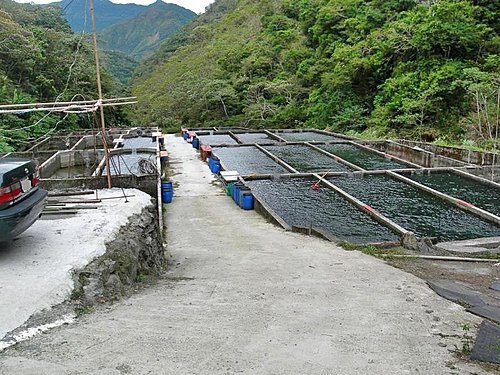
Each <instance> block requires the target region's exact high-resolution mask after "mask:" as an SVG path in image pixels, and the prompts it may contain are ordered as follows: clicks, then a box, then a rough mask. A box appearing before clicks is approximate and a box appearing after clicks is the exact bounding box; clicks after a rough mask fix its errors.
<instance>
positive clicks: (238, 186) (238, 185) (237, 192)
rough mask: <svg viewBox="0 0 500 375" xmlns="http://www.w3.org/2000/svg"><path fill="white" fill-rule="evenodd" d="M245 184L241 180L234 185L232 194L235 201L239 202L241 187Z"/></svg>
mask: <svg viewBox="0 0 500 375" xmlns="http://www.w3.org/2000/svg"><path fill="white" fill-rule="evenodd" d="M242 186H244V185H243V184H242V183H240V182H237V183H235V184H234V185H233V194H232V198H233V201H234V202H235V203H236V204H238V199H239V196H240V189H241V187H242Z"/></svg>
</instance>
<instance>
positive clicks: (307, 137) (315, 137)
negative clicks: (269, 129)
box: [274, 132, 344, 142]
mask: <svg viewBox="0 0 500 375" xmlns="http://www.w3.org/2000/svg"><path fill="white" fill-rule="evenodd" d="M274 134H276V135H278V136H280V137H281V138H283V139H286V140H287V141H290V142H310V141H318V142H319V141H321V142H325V141H343V140H344V139H342V138H338V137H335V136H333V135H328V134H322V133H316V132H296V133H279V132H276V133H274Z"/></svg>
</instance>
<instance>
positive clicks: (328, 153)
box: [304, 142, 366, 172]
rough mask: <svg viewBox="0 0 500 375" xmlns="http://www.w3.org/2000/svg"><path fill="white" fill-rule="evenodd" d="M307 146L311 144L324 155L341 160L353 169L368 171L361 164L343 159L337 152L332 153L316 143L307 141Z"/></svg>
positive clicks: (340, 161) (341, 162)
mask: <svg viewBox="0 0 500 375" xmlns="http://www.w3.org/2000/svg"><path fill="white" fill-rule="evenodd" d="M304 144H305V145H306V146H309V147H311V148H312V149H313V150H316V151H318V152H320V153H322V154H323V155H326V156H328V157H329V158H331V159H333V160H335V161H337V162H339V163H340V164H344V165H347V166H348V167H350V168H352V169H355V170H357V171H360V172H366V169H364V168H361V167H360V166H359V165H356V164H354V163H351V162H350V161H347V160H345V159H342V158H341V157H340V156H337V155H335V154H332V153H331V152H328V151H326V150H323V149H322V148H320V147H318V146H316V145H313V144H311V143H309V142H305V143H304Z"/></svg>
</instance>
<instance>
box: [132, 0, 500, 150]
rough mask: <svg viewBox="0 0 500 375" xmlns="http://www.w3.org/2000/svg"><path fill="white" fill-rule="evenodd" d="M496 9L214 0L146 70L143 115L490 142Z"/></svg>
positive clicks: (329, 0) (452, 0) (478, 4)
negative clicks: (218, 94) (145, 108)
mask: <svg viewBox="0 0 500 375" xmlns="http://www.w3.org/2000/svg"><path fill="white" fill-rule="evenodd" d="M222 8H224V9H226V10H225V12H220V11H219V10H220V9H222ZM495 14H496V15H498V2H493V1H487V0H484V1H469V0H440V1H436V2H418V1H414V0H403V1H396V0H388V1H381V0H371V1H361V0H299V1H292V0H282V1H279V0H259V1H250V0H242V1H239V2H237V3H235V2H234V1H228V0H218V1H216V2H215V3H214V4H213V6H212V8H211V9H209V11H208V12H207V13H206V14H204V15H203V16H201V17H199V18H198V19H196V20H195V21H194V22H193V23H191V24H189V25H188V26H186V27H185V28H184V29H183V30H182V31H181V32H180V33H178V34H177V35H176V36H175V37H174V38H173V39H170V40H168V41H167V42H166V43H165V44H163V45H162V47H161V48H160V50H159V52H158V53H156V54H155V55H153V56H152V57H151V59H149V60H147V61H146V62H145V63H144V64H143V66H142V67H140V68H139V70H138V74H137V76H136V79H135V83H134V87H133V92H134V93H135V94H136V95H138V96H139V98H140V100H141V101H142V105H143V106H147V110H145V111H144V112H142V113H139V114H138V116H137V119H138V120H143V119H147V120H153V121H156V122H158V123H159V124H161V123H162V122H163V121H167V122H168V123H169V124H183V125H192V126H201V125H207V126H213V125H214V124H217V125H224V124H225V125H245V126H251V127H256V128H258V127H264V126H266V127H304V126H314V127H318V128H329V129H332V130H335V131H339V132H348V133H351V134H370V135H374V134H376V135H378V136H380V135H384V134H385V135H392V136H404V137H409V138H417V139H422V140H435V139H450V140H454V141H455V142H457V141H459V142H461V140H463V139H465V138H468V137H472V138H478V137H479V138H481V139H482V141H481V140H480V141H478V143H481V142H482V143H483V145H486V144H487V142H490V143H491V142H492V140H491V137H490V136H489V135H491V131H492V130H496V129H497V127H498V124H496V123H495V122H494V121H493V117H495V115H496V114H497V112H498V108H495V107H494V105H495V103H496V102H495V100H494V99H495V98H496V96H495V93H497V92H498V87H499V86H498V85H499V83H498V81H499V80H498V76H499V72H500V63H499V58H498V55H499V51H500V38H499V37H498V35H497V32H498V17H495ZM207 25H208V27H206V26H207ZM200 30H202V31H203V32H201V31H200ZM152 62H154V64H151V63H152ZM152 65H154V67H153V66H152ZM213 87H218V88H220V87H224V90H223V91H224V95H223V97H224V98H225V99H226V100H225V101H224V103H225V106H222V105H221V103H220V101H219V103H218V102H217V99H216V98H217V97H218V96H217V89H213ZM212 90H213V91H212ZM193 92H196V94H193ZM477 96H479V97H481V98H483V97H484V98H485V100H483V102H481V103H479V104H478V101H477V100H475V97H477ZM478 105H480V106H481V108H480V110H481V116H482V117H481V120H480V121H481V124H483V125H484V126H482V127H481V131H482V133H480V132H479V131H475V129H476V128H477V127H478V121H479V120H478V116H477V114H476V112H478V108H477V107H478ZM223 107H225V108H223ZM484 113H487V115H484ZM485 116H489V119H487V118H486V117H485ZM486 124H489V125H488V126H487V125H486ZM485 129H487V130H488V131H489V133H487V132H486V131H485Z"/></svg>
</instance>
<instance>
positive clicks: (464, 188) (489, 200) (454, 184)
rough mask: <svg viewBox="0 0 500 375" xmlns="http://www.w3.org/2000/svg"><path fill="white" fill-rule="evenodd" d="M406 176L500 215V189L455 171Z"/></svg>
mask: <svg viewBox="0 0 500 375" xmlns="http://www.w3.org/2000/svg"><path fill="white" fill-rule="evenodd" d="M404 176H406V177H409V178H411V179H412V180H415V181H417V182H420V183H421V184H423V185H426V186H429V187H431V188H433V189H435V190H438V191H441V192H443V193H445V194H448V195H451V196H452V197H455V198H459V199H462V200H464V201H466V202H469V203H472V204H473V205H474V206H477V207H479V208H482V209H483V210H486V211H489V212H491V213H492V214H495V215H497V216H500V189H496V188H494V187H493V186H490V185H486V184H482V183H480V182H477V181H475V180H473V179H470V178H467V177H464V176H461V175H458V174H456V173H453V172H445V173H432V174H430V175H428V174H414V175H407V174H405V175H404Z"/></svg>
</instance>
